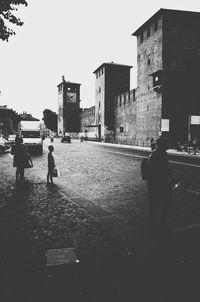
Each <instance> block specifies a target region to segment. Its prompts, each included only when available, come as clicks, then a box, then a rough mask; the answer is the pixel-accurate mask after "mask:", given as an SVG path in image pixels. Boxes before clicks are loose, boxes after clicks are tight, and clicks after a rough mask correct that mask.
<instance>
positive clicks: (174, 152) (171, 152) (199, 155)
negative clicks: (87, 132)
mask: <svg viewBox="0 0 200 302" xmlns="http://www.w3.org/2000/svg"><path fill="white" fill-rule="evenodd" d="M88 142H89V143H93V144H99V145H104V146H109V147H114V148H123V149H130V150H136V151H144V152H151V148H150V147H141V146H133V145H123V144H115V143H105V142H94V141H88ZM167 153H168V154H169V155H177V156H181V157H186V158H188V157H191V158H195V157H197V158H200V152H197V153H196V155H194V154H193V151H191V152H190V154H189V153H188V152H185V151H177V150H175V149H168V150H167Z"/></svg>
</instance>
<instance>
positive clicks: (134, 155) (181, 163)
mask: <svg viewBox="0 0 200 302" xmlns="http://www.w3.org/2000/svg"><path fill="white" fill-rule="evenodd" d="M104 152H110V153H116V154H120V155H127V156H132V157H140V158H144V157H146V156H145V155H138V154H131V153H124V152H115V151H108V150H106V151H104ZM170 162H171V163H174V164H179V165H184V166H189V167H195V168H200V166H199V165H193V164H187V163H183V162H178V161H174V160H170Z"/></svg>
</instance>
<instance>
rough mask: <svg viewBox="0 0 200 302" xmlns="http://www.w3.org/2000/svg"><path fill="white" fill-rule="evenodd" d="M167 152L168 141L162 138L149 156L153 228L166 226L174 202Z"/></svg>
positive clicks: (149, 185)
mask: <svg viewBox="0 0 200 302" xmlns="http://www.w3.org/2000/svg"><path fill="white" fill-rule="evenodd" d="M166 150H167V142H166V139H164V138H162V137H161V138H159V139H157V141H156V149H155V150H154V151H153V152H152V153H151V155H150V156H149V170H148V188H149V210H150V216H151V226H152V227H158V226H159V227H160V228H163V227H165V226H166V220H167V217H168V213H169V210H170V207H171V202H172V179H171V175H170V170H169V163H168V155H167V152H166ZM158 216H160V219H159V221H158Z"/></svg>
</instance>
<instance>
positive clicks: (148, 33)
mask: <svg viewBox="0 0 200 302" xmlns="http://www.w3.org/2000/svg"><path fill="white" fill-rule="evenodd" d="M148 37H150V27H148V28H147V38H148Z"/></svg>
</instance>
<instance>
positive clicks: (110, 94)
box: [93, 62, 132, 138]
mask: <svg viewBox="0 0 200 302" xmlns="http://www.w3.org/2000/svg"><path fill="white" fill-rule="evenodd" d="M131 68H132V66H129V65H121V64H115V63H113V62H111V63H103V64H102V65H100V66H99V67H98V68H97V69H96V70H95V71H94V72H93V73H94V74H95V75H96V82H95V123H96V125H100V128H101V137H103V138H104V137H105V134H106V133H108V132H111V133H112V132H113V133H114V99H115V96H116V95H118V94H121V93H123V92H125V91H128V90H130V69H131Z"/></svg>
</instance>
